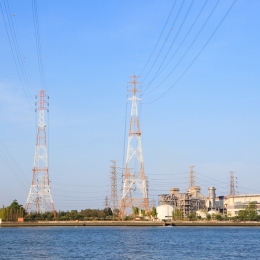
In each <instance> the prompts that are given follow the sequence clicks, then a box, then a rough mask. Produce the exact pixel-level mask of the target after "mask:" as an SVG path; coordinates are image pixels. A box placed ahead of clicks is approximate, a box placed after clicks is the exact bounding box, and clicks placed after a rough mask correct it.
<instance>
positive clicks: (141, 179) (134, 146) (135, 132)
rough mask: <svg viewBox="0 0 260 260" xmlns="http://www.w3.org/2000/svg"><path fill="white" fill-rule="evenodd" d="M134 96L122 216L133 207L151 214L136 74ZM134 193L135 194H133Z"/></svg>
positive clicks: (128, 212)
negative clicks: (139, 117) (138, 108)
mask: <svg viewBox="0 0 260 260" xmlns="http://www.w3.org/2000/svg"><path fill="white" fill-rule="evenodd" d="M131 78H132V79H133V80H132V81H131V82H128V83H131V84H132V89H131V90H129V92H132V97H131V98H129V99H128V100H131V101H132V109H131V116H130V128H129V134H128V145H127V153H126V166H125V170H124V182H123V190H122V200H121V203H120V217H121V218H124V216H126V215H129V214H131V213H132V210H133V207H138V208H140V209H144V210H145V212H146V214H150V208H149V202H148V191H147V181H146V177H145V173H144V162H143V153H142V145H141V130H140V125H139V119H138V110H137V101H140V100H141V98H138V97H137V96H136V94H137V92H141V91H140V90H139V89H137V86H136V85H137V84H139V83H140V82H137V81H136V78H137V77H136V76H135V75H134V76H132V77H131ZM132 193H133V194H132Z"/></svg>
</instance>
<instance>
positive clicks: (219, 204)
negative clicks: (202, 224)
mask: <svg viewBox="0 0 260 260" xmlns="http://www.w3.org/2000/svg"><path fill="white" fill-rule="evenodd" d="M249 202H256V206H257V213H258V215H260V194H231V195H227V196H216V188H215V187H209V188H208V196H207V197H205V196H203V195H202V193H201V189H200V187H199V186H192V187H190V188H189V189H188V191H187V192H186V193H180V190H179V188H171V189H170V193H169V194H160V195H159V200H158V204H159V206H158V207H157V208H156V210H157V213H158V216H157V217H158V219H169V216H170V214H169V210H172V211H174V210H176V209H179V210H180V212H181V213H182V217H184V218H186V217H188V216H189V215H190V214H191V213H193V212H196V214H197V215H199V216H201V217H202V218H205V217H206V215H207V214H221V215H227V216H229V217H234V216H236V215H238V212H239V211H240V210H244V209H245V208H246V207H247V205H248V204H249ZM166 205H168V206H172V208H167V207H165V206H166ZM166 208H167V210H168V211H167V214H166Z"/></svg>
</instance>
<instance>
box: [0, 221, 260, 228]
mask: <svg viewBox="0 0 260 260" xmlns="http://www.w3.org/2000/svg"><path fill="white" fill-rule="evenodd" d="M50 226H55V227H58V226H61V227H62V226H65V227H66V226H67V227H69V226H88V227H90V226H94V227H98V226H107V227H109V226H115V227H120V226H124V227H145V226H147V227H152V226H154V227H159V226H173V227H174V226H175V227H181V226H182V227H184V226H187V227H212V226H213V227H214V226H215V227H227V226H230V227H232V226H235V227H260V222H253V221H252V222H228V221H227V222H224V221H218V222H217V221H214V222H213V221H180V222H177V221H175V222H163V221H37V222H36V221H34V222H30V221H28V222H2V223H1V224H0V227H50Z"/></svg>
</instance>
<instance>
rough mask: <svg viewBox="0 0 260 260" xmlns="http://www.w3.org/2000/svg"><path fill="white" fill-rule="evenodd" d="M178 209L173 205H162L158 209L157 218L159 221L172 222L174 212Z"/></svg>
mask: <svg viewBox="0 0 260 260" xmlns="http://www.w3.org/2000/svg"><path fill="white" fill-rule="evenodd" d="M175 208H176V207H174V206H171V205H160V206H157V207H156V211H157V218H158V219H159V220H167V219H168V220H172V212H173V210H174V209H175Z"/></svg>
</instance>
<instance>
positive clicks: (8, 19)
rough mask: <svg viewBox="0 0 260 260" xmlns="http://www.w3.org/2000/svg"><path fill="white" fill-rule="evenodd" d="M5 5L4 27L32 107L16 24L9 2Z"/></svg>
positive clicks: (20, 78) (1, 7)
mask: <svg viewBox="0 0 260 260" xmlns="http://www.w3.org/2000/svg"><path fill="white" fill-rule="evenodd" d="M3 3H4V9H3V6H2V4H1V2H0V9H1V12H2V16H3V20H4V26H5V30H6V34H7V37H8V41H9V45H10V48H11V52H12V56H13V59H14V62H15V67H16V70H17V73H18V77H19V80H20V82H21V85H22V88H23V91H24V93H25V96H26V99H27V101H28V103H29V104H30V105H32V102H30V100H29V99H31V100H33V97H32V93H31V87H30V82H29V80H28V77H27V74H26V70H25V67H24V64H23V60H22V57H21V51H20V47H19V44H18V40H17V36H16V31H15V27H14V24H13V21H12V16H11V10H10V6H9V4H8V1H7V4H6V2H5V1H3ZM4 10H5V13H4ZM8 10H9V12H8Z"/></svg>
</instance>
